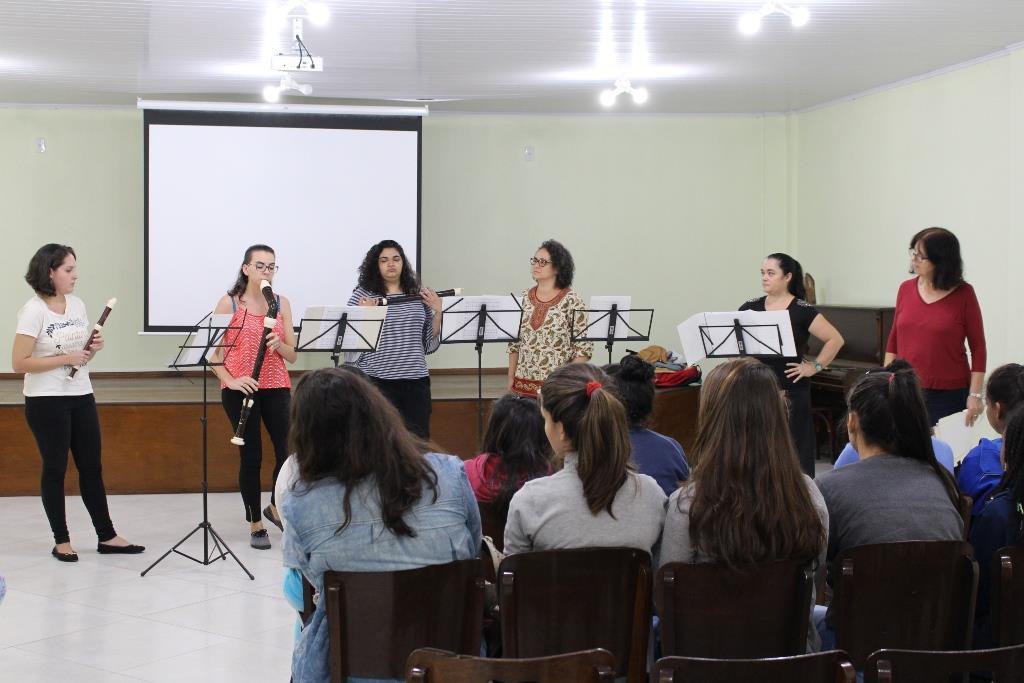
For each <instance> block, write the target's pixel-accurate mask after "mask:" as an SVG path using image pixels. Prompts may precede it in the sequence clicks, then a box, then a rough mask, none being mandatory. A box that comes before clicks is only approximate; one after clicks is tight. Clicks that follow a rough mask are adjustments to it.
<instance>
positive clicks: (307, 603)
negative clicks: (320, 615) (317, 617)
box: [299, 576, 316, 625]
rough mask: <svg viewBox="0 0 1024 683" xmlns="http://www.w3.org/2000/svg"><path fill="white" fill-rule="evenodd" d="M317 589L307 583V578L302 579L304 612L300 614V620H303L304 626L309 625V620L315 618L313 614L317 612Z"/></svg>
mask: <svg viewBox="0 0 1024 683" xmlns="http://www.w3.org/2000/svg"><path fill="white" fill-rule="evenodd" d="M315 600H316V588H314V587H313V584H311V583H310V582H309V581H306V577H305V576H303V577H302V611H301V612H299V618H300V619H302V624H303V625H306V624H308V623H309V618H310V617H312V616H313V612H314V611H316V601H315Z"/></svg>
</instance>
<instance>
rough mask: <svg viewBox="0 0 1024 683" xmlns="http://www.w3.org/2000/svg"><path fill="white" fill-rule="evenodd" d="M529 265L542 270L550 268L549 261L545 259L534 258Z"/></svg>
mask: <svg viewBox="0 0 1024 683" xmlns="http://www.w3.org/2000/svg"><path fill="white" fill-rule="evenodd" d="M530 265H531V266H540V267H541V268H543V267H544V266H550V265H551V261H548V260H547V259H546V258H537V257H536V256H534V257H533V258H531V259H530Z"/></svg>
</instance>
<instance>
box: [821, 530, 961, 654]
mask: <svg viewBox="0 0 1024 683" xmlns="http://www.w3.org/2000/svg"><path fill="white" fill-rule="evenodd" d="M973 555H974V549H973V548H972V547H971V545H970V544H969V543H965V542H963V541H907V542H902V543H880V544H873V545H862V546H857V547H854V548H849V549H847V550H844V551H843V552H841V553H840V554H839V555H838V557H836V559H835V561H834V562H833V563H832V567H831V570H832V574H833V576H832V586H833V588H834V589H835V595H834V597H833V599H832V604H833V607H834V609H837V610H838V613H837V619H836V642H837V645H838V647H840V648H841V649H843V650H845V651H846V652H848V653H849V654H850V659H851V660H852V661H853V664H854V666H856V667H857V669H858V670H861V669H863V667H864V663H865V662H866V661H867V658H868V656H869V655H870V654H871V653H872V652H874V651H875V650H879V649H881V648H883V647H892V648H905V649H915V650H916V649H928V650H962V649H965V648H967V647H970V642H971V627H972V625H973V622H974V605H975V596H976V594H977V590H978V564H977V563H976V562H975V561H974V557H973Z"/></svg>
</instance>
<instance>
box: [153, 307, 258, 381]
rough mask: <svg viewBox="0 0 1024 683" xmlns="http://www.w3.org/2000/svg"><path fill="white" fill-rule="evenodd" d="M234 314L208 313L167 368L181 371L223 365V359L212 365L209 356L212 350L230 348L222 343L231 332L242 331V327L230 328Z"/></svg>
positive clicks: (196, 325)
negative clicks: (226, 334) (227, 333)
mask: <svg viewBox="0 0 1024 683" xmlns="http://www.w3.org/2000/svg"><path fill="white" fill-rule="evenodd" d="M231 317H232V314H230V313H207V314H206V315H204V316H203V319H202V320H200V321H199V322H198V323H196V324H195V325H193V327H192V329H191V330H190V331H189V333H188V335H187V336H186V337H185V342H184V343H183V344H181V345H180V346H179V347H178V353H177V354H175V356H174V359H173V360H172V361H171V362H170V363H168V364H167V367H169V368H174V369H175V370H181V369H182V368H192V367H200V366H203V365H223V364H224V361H223V359H222V360H220V361H218V362H216V363H210V362H209V360H208V359H207V354H208V353H209V351H210V350H211V349H217V348H230V345H222V344H221V341H222V340H223V338H224V335H225V333H226V332H227V331H228V330H229V329H232V330H236V331H237V330H240V329H241V326H238V327H229V325H230V324H231Z"/></svg>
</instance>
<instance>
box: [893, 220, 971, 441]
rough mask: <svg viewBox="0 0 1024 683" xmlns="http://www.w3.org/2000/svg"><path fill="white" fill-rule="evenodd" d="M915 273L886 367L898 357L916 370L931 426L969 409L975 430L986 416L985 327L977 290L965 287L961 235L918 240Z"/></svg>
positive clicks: (927, 232)
mask: <svg viewBox="0 0 1024 683" xmlns="http://www.w3.org/2000/svg"><path fill="white" fill-rule="evenodd" d="M910 267H911V272H913V273H914V274H915V275H916V276H917V277H914V278H911V279H910V280H907V281H906V282H904V283H903V284H902V285H900V289H899V292H898V293H897V294H896V317H895V318H894V319H893V323H892V331H891V332H890V333H889V343H888V345H887V346H886V349H885V364H886V365H889V364H890V363H891V362H892V361H893V360H895V359H896V358H897V357H899V358H903V359H905V360H907V361H908V362H909V363H910V364H911V365H912V366H913V367H914V371H915V372H917V375H918V377H919V378H920V380H921V386H922V388H923V389H924V398H925V404H926V406H927V407H928V416H929V418H930V419H931V422H932V425H934V424H935V423H937V422H938V421H939V420H941V419H942V418H944V417H946V416H947V415H952V414H953V413H958V412H960V411H961V410H964V408H965V407H966V409H967V415H966V418H965V424H966V425H967V426H969V427H970V426H973V425H974V422H975V421H976V420H977V419H978V416H979V415H981V413H982V411H983V410H984V406H983V404H982V394H981V388H982V386H983V385H984V383H985V356H986V354H985V326H984V324H983V323H982V320H981V307H980V306H979V305H978V298H977V297H976V296H975V294H974V288H973V287H971V285H969V284H968V283H967V282H965V281H964V277H963V274H964V263H963V260H962V259H961V258H960V242H959V241H958V240H957V238H956V235H954V234H953V233H951V232H950V231H949V230H946V229H944V228H925V229H924V230H922V231H920V232H919V233H917V234H916V235H914V237H913V239H911V240H910ZM965 339H966V340H967V344H968V346H970V349H971V357H970V361H968V358H967V350H966V349H965V348H964V340H965Z"/></svg>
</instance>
